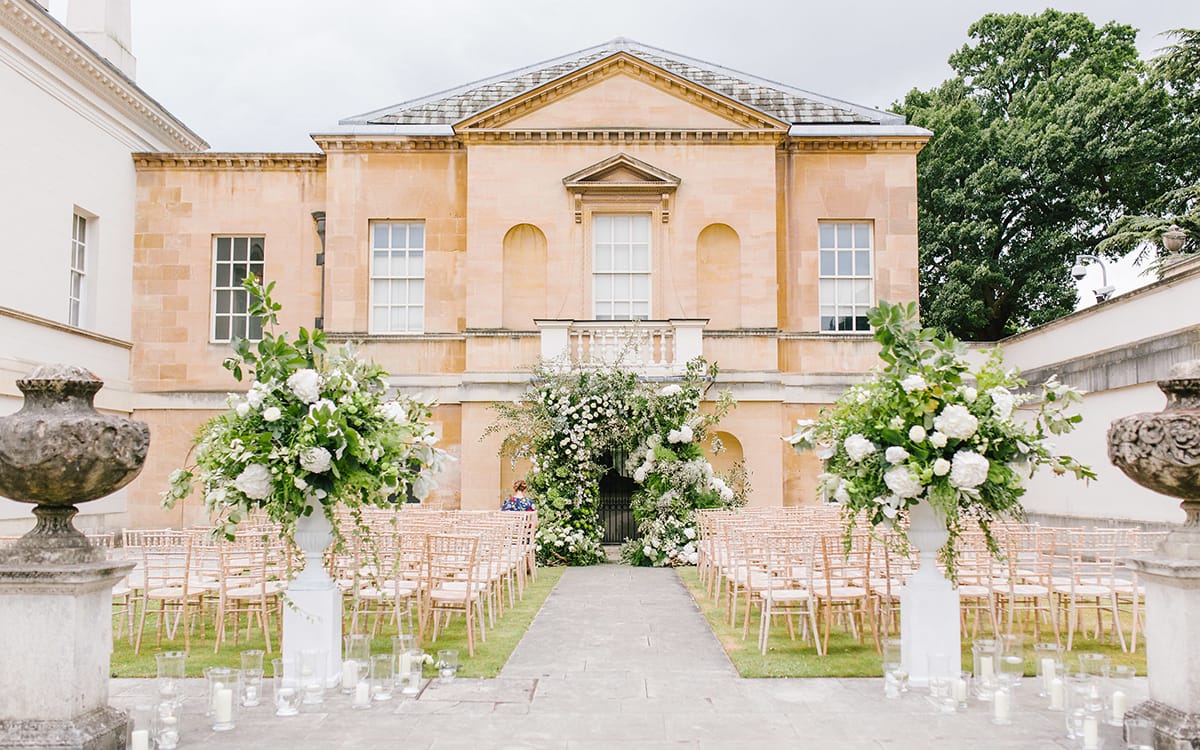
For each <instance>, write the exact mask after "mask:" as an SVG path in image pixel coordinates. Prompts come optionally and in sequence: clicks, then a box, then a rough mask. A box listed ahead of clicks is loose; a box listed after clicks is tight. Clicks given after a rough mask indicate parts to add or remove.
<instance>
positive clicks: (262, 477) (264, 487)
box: [233, 464, 272, 500]
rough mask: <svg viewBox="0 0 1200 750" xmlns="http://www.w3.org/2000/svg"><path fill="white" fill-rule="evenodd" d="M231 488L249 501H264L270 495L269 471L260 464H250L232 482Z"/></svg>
mask: <svg viewBox="0 0 1200 750" xmlns="http://www.w3.org/2000/svg"><path fill="white" fill-rule="evenodd" d="M233 486H234V487H236V488H237V491H238V492H240V493H242V494H243V495H245V496H246V497H248V498H250V499H251V500H264V499H266V498H267V497H268V496H270V494H271V489H272V484H271V470H270V469H268V468H267V467H266V466H263V465H262V464H250V465H249V466H247V467H246V468H244V469H242V473H241V474H238V475H237V478H236V479H234V480H233Z"/></svg>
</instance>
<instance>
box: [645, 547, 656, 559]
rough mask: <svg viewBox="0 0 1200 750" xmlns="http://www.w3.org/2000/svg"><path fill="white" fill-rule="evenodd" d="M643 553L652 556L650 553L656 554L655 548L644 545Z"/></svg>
mask: <svg viewBox="0 0 1200 750" xmlns="http://www.w3.org/2000/svg"><path fill="white" fill-rule="evenodd" d="M642 554H643V555H645V556H646V557H650V555H652V554H654V550H652V549H650V548H649V547H646V546H643V547H642Z"/></svg>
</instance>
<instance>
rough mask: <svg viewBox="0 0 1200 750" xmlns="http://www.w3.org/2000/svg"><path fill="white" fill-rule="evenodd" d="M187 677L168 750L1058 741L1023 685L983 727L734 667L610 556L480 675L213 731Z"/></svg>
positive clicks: (875, 748) (654, 575)
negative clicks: (494, 667)
mask: <svg viewBox="0 0 1200 750" xmlns="http://www.w3.org/2000/svg"><path fill="white" fill-rule="evenodd" d="M814 658H815V657H814ZM190 682H193V683H195V684H193V685H190V686H189V690H190V691H192V692H191V694H193V695H195V696H196V697H194V698H191V699H189V700H188V701H187V703H186V704H185V716H184V726H183V729H184V733H185V739H186V744H181V745H180V747H181V748H184V749H185V748H187V747H197V746H201V745H203V746H205V747H227V748H243V747H253V748H256V749H262V750H271V749H273V748H280V749H282V748H288V749H289V750H292V749H294V748H296V747H300V746H303V747H310V748H336V747H346V748H349V747H354V748H369V747H376V746H378V747H385V746H386V747H403V748H405V749H406V750H409V749H420V748H425V749H432V750H458V749H462V750H466V749H467V748H472V749H476V748H480V749H482V748H554V749H555V750H601V749H609V748H617V749H619V750H640V749H642V748H647V749H649V748H692V749H693V750H709V749H712V750H717V749H718V748H720V749H721V750H743V749H744V750H762V748H774V747H834V746H836V747H838V748H840V749H841V750H867V749H868V748H869V749H870V750H882V749H885V748H886V749H896V750H902V749H904V750H906V749H908V748H912V749H913V750H916V749H917V748H921V749H922V750H923V749H924V748H962V747H971V748H995V749H996V750H1018V749H1019V750H1031V749H1034V748H1069V747H1073V745H1072V744H1070V742H1069V741H1068V740H1067V739H1066V737H1065V734H1064V732H1063V731H1062V730H1063V715H1062V714H1061V713H1050V712H1048V711H1045V710H1042V708H1041V705H1042V700H1041V699H1039V698H1037V695H1036V690H1035V689H1034V687H1033V686H1032V685H1028V686H1025V687H1027V688H1028V689H1024V688H1023V689H1022V690H1019V691H1018V693H1017V696H1016V701H1015V704H1016V705H1015V707H1014V722H1013V723H1012V724H1011V725H1008V726H1003V727H997V726H993V725H992V724H991V723H990V721H989V717H990V714H989V713H988V711H987V707H986V704H973V705H972V706H971V708H969V709H968V710H967V711H966V712H963V713H960V714H955V715H948V716H947V715H942V714H940V713H938V711H937V710H936V709H935V708H934V707H933V706H932V705H930V704H929V702H928V701H927V700H926V699H925V698H924V696H922V695H920V694H919V693H918V691H915V690H914V691H912V692H911V693H908V694H906V695H905V696H904V697H903V698H901V699H900V700H885V699H884V697H883V687H882V684H881V681H880V680H878V679H778V680H761V679H755V680H748V679H742V678H740V677H738V676H737V673H736V672H735V671H734V669H733V666H732V665H731V664H730V662H729V659H728V658H727V657H726V655H725V652H724V651H723V650H722V648H721V646H720V644H719V643H718V642H717V640H716V638H715V637H714V636H713V633H712V631H711V630H710V629H709V627H708V625H707V624H706V623H705V621H704V618H703V617H702V615H701V614H700V612H699V610H698V609H697V607H696V605H695V603H694V602H693V601H692V600H691V597H690V596H689V595H688V593H687V591H686V589H685V588H684V586H683V584H682V582H681V581H680V580H679V578H678V577H677V576H676V575H675V573H674V572H673V571H671V570H665V569H650V568H630V567H626V566H620V565H598V566H594V567H590V568H572V569H570V570H568V571H566V573H565V574H564V575H563V577H562V580H561V581H560V582H559V584H558V586H557V587H556V588H555V590H554V591H553V592H552V593H551V595H550V597H549V598H548V599H547V600H546V603H545V605H544V606H543V608H542V610H541V612H539V613H538V615H537V617H536V618H535V619H534V621H533V624H532V625H531V626H530V628H529V631H528V632H527V633H526V635H525V637H524V639H523V640H522V641H521V643H520V644H519V645H518V647H517V649H516V651H515V652H514V653H513V655H512V658H511V659H510V660H509V662H508V664H507V665H506V666H505V667H504V669H503V671H502V672H501V675H500V677H498V678H496V679H494V680H482V679H459V680H455V681H453V682H451V683H448V684H439V683H437V682H434V683H431V684H430V686H429V687H428V688H426V689H425V691H424V692H423V693H422V694H421V696H420V698H419V699H418V700H409V701H404V702H400V701H392V702H390V703H383V704H375V705H374V706H373V707H372V709H371V710H369V711H362V712H358V711H352V710H351V709H350V701H349V699H348V698H346V697H343V696H341V695H335V694H332V693H331V694H330V696H329V698H328V699H327V700H326V703H325V704H324V705H323V706H320V707H319V708H318V710H315V711H314V710H308V709H307V707H306V710H305V711H304V712H302V713H301V715H300V716H297V717H294V718H289V719H279V718H276V717H275V716H273V715H272V712H271V709H269V708H267V707H266V706H263V707H260V708H256V709H247V710H243V711H242V712H241V714H240V716H239V717H238V726H237V728H236V729H234V730H232V731H229V732H225V733H221V734H216V733H213V732H212V731H210V730H209V729H208V728H207V725H206V724H205V723H204V720H203V715H202V714H203V709H204V705H203V700H202V699H201V698H200V697H199V695H200V693H201V691H202V690H203V684H202V683H201V681H198V680H197V681H190ZM1139 684H1140V685H1141V686H1142V687H1143V688H1144V681H1139ZM152 693H153V681H152V680H115V681H114V696H113V703H114V704H115V705H118V706H120V707H130V706H132V705H134V704H136V703H138V702H139V700H138V699H139V698H140V697H143V696H149V695H152ZM1118 731H1119V730H1116V729H1114V728H1109V727H1105V728H1104V729H1103V730H1102V735H1103V737H1104V738H1105V741H1106V746H1108V747H1119V746H1123V743H1120V740H1119V733H1118Z"/></svg>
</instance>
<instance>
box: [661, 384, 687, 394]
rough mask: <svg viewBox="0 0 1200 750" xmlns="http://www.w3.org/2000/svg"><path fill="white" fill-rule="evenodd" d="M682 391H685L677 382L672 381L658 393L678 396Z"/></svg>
mask: <svg viewBox="0 0 1200 750" xmlns="http://www.w3.org/2000/svg"><path fill="white" fill-rule="evenodd" d="M681 393H683V389H682V388H680V387H679V386H678V385H676V384H675V383H672V384H671V385H668V386H664V387H663V389H662V390H661V391H659V392H658V395H660V396H678V395H679V394H681Z"/></svg>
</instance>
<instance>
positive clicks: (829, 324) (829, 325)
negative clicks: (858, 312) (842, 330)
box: [821, 315, 835, 331]
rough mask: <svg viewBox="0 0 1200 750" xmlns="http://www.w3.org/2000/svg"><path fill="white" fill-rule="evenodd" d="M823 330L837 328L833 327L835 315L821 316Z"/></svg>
mask: <svg viewBox="0 0 1200 750" xmlns="http://www.w3.org/2000/svg"><path fill="white" fill-rule="evenodd" d="M821 330H822V331H832V330H835V329H834V327H833V316H832V315H822V316H821Z"/></svg>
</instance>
